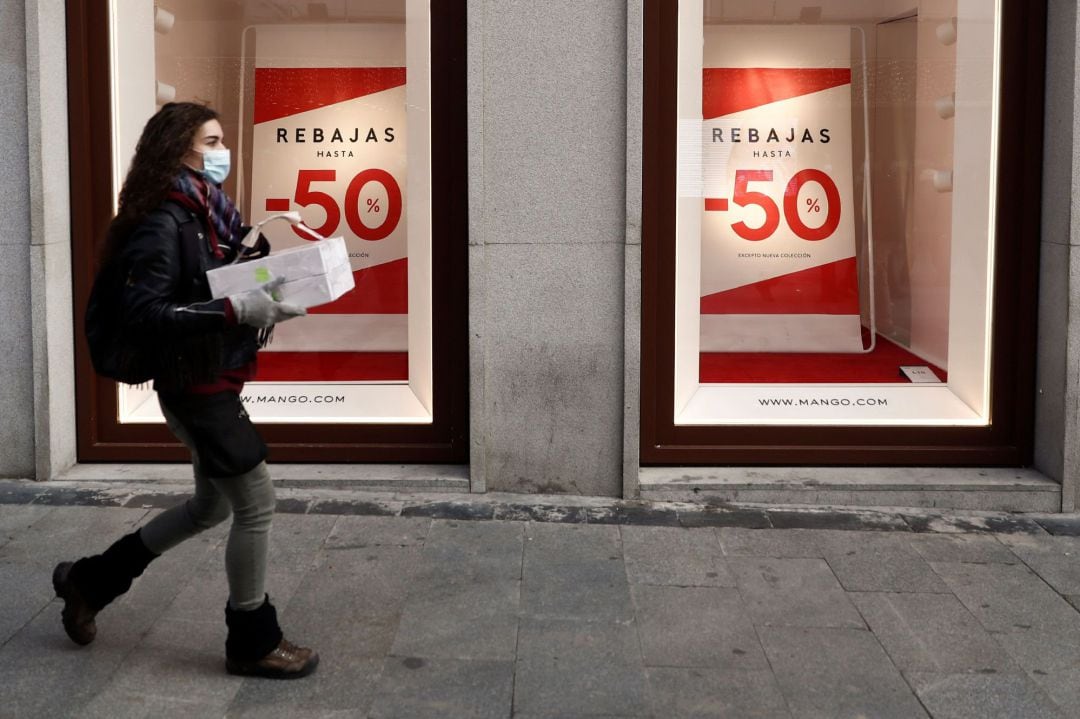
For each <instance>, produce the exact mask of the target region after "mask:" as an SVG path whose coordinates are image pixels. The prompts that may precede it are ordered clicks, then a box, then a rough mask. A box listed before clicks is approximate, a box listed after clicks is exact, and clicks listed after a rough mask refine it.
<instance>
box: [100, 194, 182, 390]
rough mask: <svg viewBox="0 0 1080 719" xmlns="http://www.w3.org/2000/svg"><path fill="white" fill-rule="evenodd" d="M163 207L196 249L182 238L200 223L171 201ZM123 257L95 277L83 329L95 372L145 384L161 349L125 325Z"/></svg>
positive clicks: (156, 366) (120, 256) (156, 365)
mask: <svg viewBox="0 0 1080 719" xmlns="http://www.w3.org/2000/svg"><path fill="white" fill-rule="evenodd" d="M164 207H165V209H166V210H168V212H169V214H170V215H172V217H173V219H174V220H176V223H177V230H178V232H177V237H178V241H181V242H183V245H182V246H183V247H184V248H185V249H191V248H194V247H196V244H195V243H194V241H192V240H191V238H187V237H184V238H183V239H182V240H181V239H179V238H180V237H181V235H182V234H184V233H190V234H194V233H195V232H197V230H198V223H197V222H192V220H193V219H194V216H193V215H192V214H191V213H190V212H188V211H187V210H185V209H183V208H181V207H180V206H179V205H176V204H175V203H172V202H167V203H165V205H164ZM122 254H123V253H119V252H118V253H116V254H115V255H114V256H113V257H112V258H111V259H110V260H109V261H108V262H106V263H105V264H104V265H103V266H102V268H101V270H99V271H98V274H97V277H95V278H94V286H93V287H92V288H91V290H90V299H89V301H88V302H87V304H86V317H85V320H84V322H83V329H84V330H85V332H86V342H87V344H88V345H89V346H90V361H91V362H92V363H93V365H94V371H95V372H97V373H98V374H99V375H101V376H102V377H108V378H109V379H114V380H117V381H118V382H124V383H125V384H142V383H144V382H148V381H150V380H151V379H153V378H154V374H155V371H156V370H157V368H158V361H157V358H158V355H159V350H160V347H159V346H158V344H159V342H158V340H155V338H153V337H146V336H145V335H139V334H136V333H132V332H130V331H128V328H127V326H126V325H125V324H124V322H123V318H124V312H123V309H124V308H123V298H124V283H125V282H127V268H126V267H124V263H123V260H122ZM187 254H189V253H182V255H181V256H182V257H183V258H184V261H185V264H190V263H192V262H197V260H194V258H189V257H187V256H186V255H187Z"/></svg>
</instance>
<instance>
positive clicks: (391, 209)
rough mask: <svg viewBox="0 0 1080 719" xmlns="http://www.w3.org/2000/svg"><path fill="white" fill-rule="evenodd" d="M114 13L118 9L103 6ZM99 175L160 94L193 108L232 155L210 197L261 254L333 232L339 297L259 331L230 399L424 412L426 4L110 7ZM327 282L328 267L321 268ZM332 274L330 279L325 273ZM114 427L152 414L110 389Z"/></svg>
mask: <svg viewBox="0 0 1080 719" xmlns="http://www.w3.org/2000/svg"><path fill="white" fill-rule="evenodd" d="M121 6H122V8H123V12H119V8H120V7H121ZM112 9H113V37H112V42H113V46H114V57H116V59H117V62H116V63H115V67H114V79H113V85H114V95H115V97H114V101H115V103H116V105H117V108H118V112H117V113H116V117H117V118H119V119H118V121H117V122H116V125H115V137H114V145H115V147H116V148H117V156H116V169H117V172H116V175H117V177H118V178H122V177H123V174H124V173H125V172H126V167H127V162H128V161H129V158H130V156H131V153H132V152H133V148H134V145H135V141H136V140H137V138H138V134H139V132H140V131H141V128H142V124H143V123H145V120H146V119H147V118H148V117H149V116H150V115H151V114H153V112H155V111H156V109H157V107H159V106H160V104H161V103H163V102H167V101H169V100H171V99H176V100H188V101H202V102H208V103H209V104H210V105H211V106H212V107H213V108H214V109H216V110H217V111H218V112H219V113H220V114H221V116H222V125H223V128H224V130H225V134H226V144H228V145H229V147H231V148H232V150H233V158H234V160H233V167H234V168H235V170H234V172H233V173H232V175H231V176H230V177H229V179H228V180H227V181H226V183H225V190H226V191H227V192H228V193H229V195H230V196H231V197H232V198H233V199H234V200H235V201H236V203H237V207H238V208H239V209H240V210H241V212H242V213H243V215H244V218H245V221H246V222H247V223H249V224H254V223H255V222H260V221H264V220H269V218H272V217H273V216H275V215H279V214H281V213H285V212H290V211H296V212H299V213H300V215H301V216H302V218H303V220H304V223H305V224H306V225H307V226H308V227H310V228H312V229H313V230H314V231H315V233H316V234H315V235H314V236H313V235H312V234H311V233H310V232H307V231H305V230H304V229H303V228H302V227H294V226H291V225H290V224H289V223H288V222H287V221H274V220H269V221H268V222H267V224H265V225H264V226H263V227H262V231H263V233H264V234H265V235H266V236H267V237H268V238H269V239H270V241H271V243H272V246H273V249H274V251H275V252H279V251H283V250H288V249H290V248H296V247H302V246H308V245H310V244H311V243H312V242H314V241H317V238H318V237H326V238H335V237H341V238H343V239H344V243H345V246H346V253H347V255H348V263H347V267H346V266H345V265H344V264H343V265H342V267H340V268H337V267H335V268H330V269H331V271H330V272H329V273H328V275H327V276H328V277H336V276H338V275H343V276H344V277H347V275H348V274H349V273H351V274H352V278H353V280H354V282H355V288H354V289H353V290H351V291H349V292H347V293H345V294H344V295H343V296H341V297H340V298H338V299H336V300H334V301H332V302H329V303H326V304H322V305H319V306H317V307H313V308H311V309H309V316H307V317H304V318H301V319H297V320H293V321H290V322H288V323H283V324H281V325H279V326H277V327H276V329H275V332H274V337H273V341H272V343H271V344H270V345H269V346H268V347H266V348H265V349H264V350H263V351H261V352H260V353H259V370H258V375H257V377H256V381H255V382H253V383H250V384H249V385H248V386H247V387H246V388H245V393H244V394H245V396H244V399H245V403H246V405H247V407H248V409H249V411H250V412H251V414H252V416H253V417H255V418H256V419H258V420H261V421H265V422H328V421H329V422H335V423H342V422H368V423H371V422H379V423H382V422H390V423H427V422H430V421H431V417H432V402H433V398H432V390H431V384H432V381H431V374H432V373H431V363H432V356H431V289H430V284H431V283H430V242H431V232H430V172H429V167H430V153H429V135H430V128H429V121H428V117H429V115H428V111H429V104H430V103H429V99H428V98H429V87H428V66H429V42H428V28H429V22H428V10H427V5H426V3H424V2H421V1H418V0H338V1H337V2H327V3H307V2H303V3H301V2H275V3H266V2H261V1H260V0H242V1H236V2H221V1H220V0H199V1H195V2H189V1H188V0H185V2H183V3H176V4H175V6H174V7H171V8H169V9H168V10H167V11H163V10H162V9H156V8H155V6H154V3H153V2H151V1H150V0H123V2H122V3H121V2H120V0H113V6H112ZM335 271H336V272H335ZM338 279H340V277H339V278H338ZM120 415H121V417H120V420H121V421H122V422H140V421H160V416H159V414H158V411H157V409H156V402H155V401H154V399H153V395H152V392H149V391H148V390H145V389H142V390H140V389H136V388H122V389H121V397H120Z"/></svg>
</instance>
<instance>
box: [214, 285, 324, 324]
mask: <svg viewBox="0 0 1080 719" xmlns="http://www.w3.org/2000/svg"><path fill="white" fill-rule="evenodd" d="M284 282H285V278H284V277H278V278H276V279H274V280H271V281H270V282H267V283H266V284H265V285H263V286H262V287H259V288H258V289H255V290H249V291H247V292H240V293H238V294H235V295H230V296H229V302H230V303H231V304H232V308H233V312H234V313H236V321H237V322H238V323H240V324H244V325H251V326H252V327H259V328H264V327H271V326H273V325H276V324H277V323H279V322H284V321H285V320H291V319H292V318H293V317H303V316H304V315H306V314H307V310H306V309H304V308H303V307H299V306H297V305H290V304H288V303H285V302H278V301H277V300H275V299H274V297H273V292H274V290H276V289H277V288H278V287H281V285H282V284H283V283H284Z"/></svg>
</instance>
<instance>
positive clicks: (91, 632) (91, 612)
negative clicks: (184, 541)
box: [53, 530, 158, 644]
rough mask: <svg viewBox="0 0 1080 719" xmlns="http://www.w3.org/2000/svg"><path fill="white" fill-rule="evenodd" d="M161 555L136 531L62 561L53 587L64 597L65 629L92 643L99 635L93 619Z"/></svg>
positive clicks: (76, 638) (78, 639)
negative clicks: (105, 546)
mask: <svg viewBox="0 0 1080 719" xmlns="http://www.w3.org/2000/svg"><path fill="white" fill-rule="evenodd" d="M157 556H158V555H156V554H154V553H153V552H151V551H150V550H149V549H147V548H146V545H145V544H143V541H142V538H141V537H140V536H139V532H138V531H137V530H136V531H135V532H132V533H131V534H126V535H124V536H123V537H121V538H120V539H118V540H117V541H116V542H114V543H113V545H112V546H111V547H109V548H108V549H106V550H105V551H104V552H103V553H102V554H96V555H94V556H92V557H83V558H82V559H80V560H79V561H77V562H75V563H74V564H72V563H71V562H61V563H60V564H59V565H57V567H56V569H55V570H53V588H54V589H55V590H56V596H58V597H60V598H61V599H63V600H64V610H63V612H62V613H61V617H62V618H63V621H64V629H65V631H67V634H68V636H69V637H71V639H72V641H74V642H75V643H77V644H89V643H90V642H92V641H94V637H95V636H96V635H97V626H96V624H95V621H94V618H95V617H96V616H97V613H98V612H100V611H101V610H102V609H104V608H105V607H106V606H107V605H108V604H109V603H110V602H111V601H112V600H114V599H116V598H117V597H119V596H120V595H121V594H123V593H124V592H126V591H127V590H128V589H130V588H131V582H132V581H133V580H134V579H135V578H136V577H138V576H139V575H141V574H142V573H143V571H144V570H145V569H146V566H147V565H148V564H150V562H152V561H153V560H154V559H155V558H157Z"/></svg>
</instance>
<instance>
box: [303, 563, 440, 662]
mask: <svg viewBox="0 0 1080 719" xmlns="http://www.w3.org/2000/svg"><path fill="white" fill-rule="evenodd" d="M421 553H422V550H421V549H420V548H419V547H393V546H382V547H367V548H365V549H362V550H346V551H340V552H327V553H326V555H328V557H327V559H326V560H325V561H324V562H323V563H321V564H319V565H318V566H316V567H313V568H312V569H309V570H308V572H307V573H306V574H305V575H304V577H303V579H302V581H301V583H300V586H299V587H298V588H297V590H296V591H295V592H294V593H293V595H292V596H291V597H290V599H289V602H288V605H287V616H297V615H299V616H302V617H303V618H304V619H305V621H306V622H322V623H326V622H328V621H330V622H332V623H334V624H336V625H339V626H342V627H345V626H348V625H350V624H353V623H355V624H359V625H364V624H386V623H388V622H392V623H396V622H397V621H398V620H399V618H400V617H401V612H402V611H403V610H404V608H405V603H406V602H407V601H408V599H409V597H410V596H411V594H412V593H413V592H423V591H425V590H426V589H427V588H428V587H429V586H433V585H430V584H428V583H426V582H423V581H421V580H420V579H419V578H418V577H419V565H420V563H421ZM388 649H389V647H387V650H388Z"/></svg>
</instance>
